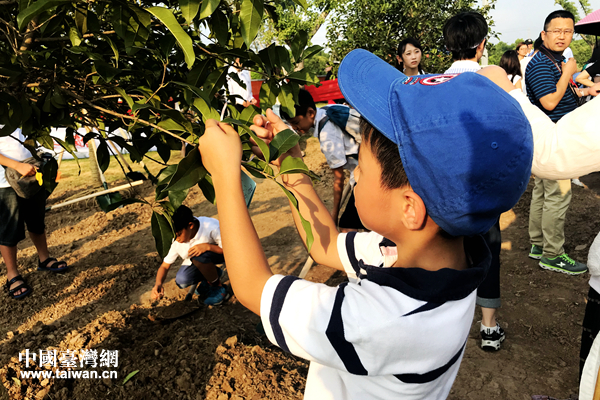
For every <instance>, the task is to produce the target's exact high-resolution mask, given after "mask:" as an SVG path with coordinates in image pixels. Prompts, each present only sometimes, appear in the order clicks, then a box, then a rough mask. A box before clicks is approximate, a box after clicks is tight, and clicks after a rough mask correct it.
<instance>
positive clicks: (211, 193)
mask: <svg viewBox="0 0 600 400" xmlns="http://www.w3.org/2000/svg"><path fill="white" fill-rule="evenodd" d="M198 187H199V188H200V190H202V193H203V194H204V197H206V200H208V201H210V202H211V203H213V204H216V203H217V196H216V195H215V187H214V186H213V182H212V178H211V176H210V175H206V176H205V177H204V179H202V180H201V181H200V182H198Z"/></svg>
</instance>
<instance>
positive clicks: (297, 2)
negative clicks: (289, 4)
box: [294, 0, 308, 10]
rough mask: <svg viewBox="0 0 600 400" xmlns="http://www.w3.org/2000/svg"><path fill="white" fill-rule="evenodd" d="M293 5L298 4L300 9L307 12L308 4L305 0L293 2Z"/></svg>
mask: <svg viewBox="0 0 600 400" xmlns="http://www.w3.org/2000/svg"><path fill="white" fill-rule="evenodd" d="M294 3H296V4H298V5H299V6H300V7H302V8H304V9H305V10H308V3H307V2H306V0H294Z"/></svg>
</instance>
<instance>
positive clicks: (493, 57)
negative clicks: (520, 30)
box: [488, 39, 524, 65]
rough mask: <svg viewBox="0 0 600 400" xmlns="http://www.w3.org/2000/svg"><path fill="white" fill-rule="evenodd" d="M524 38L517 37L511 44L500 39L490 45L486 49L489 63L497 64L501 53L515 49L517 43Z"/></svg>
mask: <svg viewBox="0 0 600 400" xmlns="http://www.w3.org/2000/svg"><path fill="white" fill-rule="evenodd" d="M523 41H524V39H517V40H515V42H514V43H513V44H508V43H504V42H502V41H500V42H498V43H496V44H494V45H492V46H490V48H489V51H488V57H489V64H491V65H498V64H500V59H501V58H502V55H503V54H504V53H505V52H506V51H508V50H516V49H517V45H518V44H519V43H521V42H523Z"/></svg>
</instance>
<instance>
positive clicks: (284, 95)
mask: <svg viewBox="0 0 600 400" xmlns="http://www.w3.org/2000/svg"><path fill="white" fill-rule="evenodd" d="M277 98H278V99H279V103H280V104H281V111H283V112H284V113H286V114H287V115H289V116H290V118H294V117H295V116H296V109H295V108H294V104H296V103H295V102H294V93H293V92H292V88H291V86H290V84H285V85H282V86H281V93H279V96H277Z"/></svg>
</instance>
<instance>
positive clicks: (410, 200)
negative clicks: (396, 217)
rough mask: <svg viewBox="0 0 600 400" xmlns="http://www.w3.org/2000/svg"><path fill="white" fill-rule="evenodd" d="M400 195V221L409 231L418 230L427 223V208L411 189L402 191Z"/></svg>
mask: <svg viewBox="0 0 600 400" xmlns="http://www.w3.org/2000/svg"><path fill="white" fill-rule="evenodd" d="M401 195H402V197H403V198H402V202H401V204H402V221H403V223H404V226H405V227H406V228H407V229H410V230H415V231H416V230H420V229H422V228H423V227H424V226H425V223H426V222H427V208H426V207H425V203H423V199H421V196H419V195H418V194H417V193H415V192H414V191H412V190H411V189H407V190H404V191H403V193H402V194H401Z"/></svg>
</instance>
